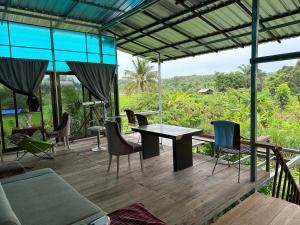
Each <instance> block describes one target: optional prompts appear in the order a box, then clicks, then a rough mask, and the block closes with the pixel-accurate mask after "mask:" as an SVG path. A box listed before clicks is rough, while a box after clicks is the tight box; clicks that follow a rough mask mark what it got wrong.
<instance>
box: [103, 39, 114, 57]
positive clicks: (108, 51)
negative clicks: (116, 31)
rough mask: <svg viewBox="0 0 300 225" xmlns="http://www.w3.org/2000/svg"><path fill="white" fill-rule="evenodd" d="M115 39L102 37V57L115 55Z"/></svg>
mask: <svg viewBox="0 0 300 225" xmlns="http://www.w3.org/2000/svg"><path fill="white" fill-rule="evenodd" d="M115 46H116V45H115V39H114V38H113V37H110V36H103V37H102V52H103V54H104V55H115V54H116V47H115Z"/></svg>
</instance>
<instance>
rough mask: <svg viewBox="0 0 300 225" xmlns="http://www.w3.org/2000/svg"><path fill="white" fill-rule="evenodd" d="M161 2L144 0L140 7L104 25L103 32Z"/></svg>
mask: <svg viewBox="0 0 300 225" xmlns="http://www.w3.org/2000/svg"><path fill="white" fill-rule="evenodd" d="M159 1H160V0H144V1H143V2H142V3H141V4H139V5H138V6H136V7H134V8H133V9H131V10H129V11H127V12H126V13H124V14H122V15H121V16H118V17H117V18H115V19H113V20H111V21H110V22H108V23H106V24H104V25H103V26H102V28H101V31H102V32H103V31H106V30H107V29H109V28H111V27H113V26H115V25H116V24H118V23H120V22H121V21H123V20H125V19H127V18H128V17H130V16H133V15H134V14H136V13H138V12H139V11H141V10H144V9H146V8H148V7H150V6H151V5H154V4H156V3H157V2H159Z"/></svg>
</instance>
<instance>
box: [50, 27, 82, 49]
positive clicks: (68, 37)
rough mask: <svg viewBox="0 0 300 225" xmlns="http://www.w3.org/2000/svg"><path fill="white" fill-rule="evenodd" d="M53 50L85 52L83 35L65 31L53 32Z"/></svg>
mask: <svg viewBox="0 0 300 225" xmlns="http://www.w3.org/2000/svg"><path fill="white" fill-rule="evenodd" d="M53 37H54V48H55V49H59V50H70V51H79V52H86V42H85V34H84V33H79V32H73V31H66V30H54V31H53Z"/></svg>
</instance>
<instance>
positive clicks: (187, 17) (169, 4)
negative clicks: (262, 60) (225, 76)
mask: <svg viewBox="0 0 300 225" xmlns="http://www.w3.org/2000/svg"><path fill="white" fill-rule="evenodd" d="M176 3H177V4H176ZM251 7H252V0H202V1H200V0H185V1H182V0H161V1H159V2H158V3H156V4H153V5H152V6H150V7H148V8H147V9H145V10H142V11H139V12H138V13H136V14H135V15H133V16H131V17H129V18H127V19H125V20H122V21H121V22H120V23H118V24H117V25H115V26H113V27H107V29H108V30H109V31H111V32H112V33H114V34H115V35H116V37H117V45H118V48H119V49H120V50H123V51H125V52H128V53H130V54H134V55H139V56H143V57H148V58H151V59H153V60H155V59H157V53H160V54H161V60H162V61H165V60H172V59H178V58H184V57H187V56H195V55H199V54H205V53H210V52H218V51H221V50H226V49H231V48H237V47H244V46H247V45H250V43H251V14H252V13H251V10H252V8H251ZM260 21H261V23H260V32H259V42H260V43H262V42H267V41H274V40H275V41H278V42H280V40H281V39H283V38H289V37H295V36H299V35H300V1H299V0H261V1H260Z"/></svg>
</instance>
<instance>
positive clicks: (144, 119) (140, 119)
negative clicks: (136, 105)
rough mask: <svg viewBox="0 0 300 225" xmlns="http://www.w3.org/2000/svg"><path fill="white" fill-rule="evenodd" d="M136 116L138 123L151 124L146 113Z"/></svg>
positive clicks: (141, 124) (140, 124)
mask: <svg viewBox="0 0 300 225" xmlns="http://www.w3.org/2000/svg"><path fill="white" fill-rule="evenodd" d="M135 116H136V118H137V121H138V124H139V126H146V125H149V123H148V119H147V117H146V116H145V115H142V114H135Z"/></svg>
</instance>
